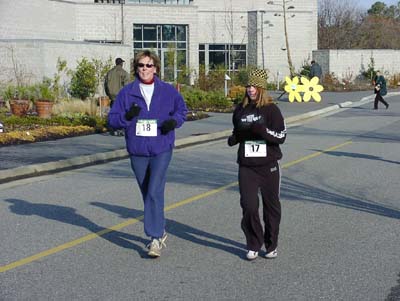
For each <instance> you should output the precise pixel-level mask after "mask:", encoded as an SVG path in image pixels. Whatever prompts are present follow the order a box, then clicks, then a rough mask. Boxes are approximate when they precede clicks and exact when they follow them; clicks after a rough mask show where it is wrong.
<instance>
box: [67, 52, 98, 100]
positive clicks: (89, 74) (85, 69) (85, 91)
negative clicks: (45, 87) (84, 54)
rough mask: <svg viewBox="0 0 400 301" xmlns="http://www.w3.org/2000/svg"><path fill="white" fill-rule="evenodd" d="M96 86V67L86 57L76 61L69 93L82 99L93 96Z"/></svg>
mask: <svg viewBox="0 0 400 301" xmlns="http://www.w3.org/2000/svg"><path fill="white" fill-rule="evenodd" d="M96 88H97V79H96V68H95V66H94V64H93V63H92V62H89V61H88V60H87V59H86V58H82V59H81V60H80V61H78V65H77V68H76V70H75V71H74V72H72V78H71V86H70V93H71V95H72V96H73V97H77V98H80V99H82V100H84V99H86V98H88V97H89V96H93V95H94V93H95V92H96Z"/></svg>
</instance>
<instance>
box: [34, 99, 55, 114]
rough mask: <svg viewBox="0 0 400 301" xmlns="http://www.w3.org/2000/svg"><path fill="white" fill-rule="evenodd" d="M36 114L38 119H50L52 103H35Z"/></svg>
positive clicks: (40, 101) (39, 101)
mask: <svg viewBox="0 0 400 301" xmlns="http://www.w3.org/2000/svg"><path fill="white" fill-rule="evenodd" d="M35 107H36V113H37V114H38V116H39V117H40V118H51V112H52V110H53V103H52V102H50V101H45V100H38V101H36V102H35Z"/></svg>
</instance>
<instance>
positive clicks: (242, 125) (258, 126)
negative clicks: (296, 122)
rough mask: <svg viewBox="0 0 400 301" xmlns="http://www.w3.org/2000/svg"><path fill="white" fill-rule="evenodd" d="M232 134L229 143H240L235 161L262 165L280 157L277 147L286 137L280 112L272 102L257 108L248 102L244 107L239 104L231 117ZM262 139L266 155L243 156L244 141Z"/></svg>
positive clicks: (250, 164)
mask: <svg viewBox="0 0 400 301" xmlns="http://www.w3.org/2000/svg"><path fill="white" fill-rule="evenodd" d="M232 122H233V126H234V129H233V134H232V138H230V141H229V142H228V143H229V144H230V145H234V144H236V143H240V145H239V149H238V157H237V163H239V164H240V165H245V166H262V165H268V164H270V163H273V162H276V161H277V160H280V159H281V158H282V152H281V149H280V147H279V145H280V144H282V143H284V142H285V139H286V125H285V121H284V119H283V116H282V113H281V111H280V110H279V108H278V107H277V106H276V105H275V104H274V103H271V104H268V105H266V106H263V107H260V108H257V107H256V105H255V104H248V105H247V106H246V107H245V108H243V106H242V105H241V104H239V105H238V106H237V107H236V109H235V111H234V112H233V117H232ZM259 140H263V141H265V142H266V144H267V156H266V157H245V154H244V153H245V151H244V150H245V142H246V141H259Z"/></svg>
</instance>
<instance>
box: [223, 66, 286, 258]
mask: <svg viewBox="0 0 400 301" xmlns="http://www.w3.org/2000/svg"><path fill="white" fill-rule="evenodd" d="M266 89H267V73H266V72H265V71H264V70H259V69H256V70H253V71H251V73H250V74H249V81H248V84H247V88H246V93H245V96H244V99H243V101H242V103H240V104H239V105H238V106H237V107H236V109H235V111H234V113H233V117H232V122H233V133H232V135H231V136H230V137H229V138H228V145H229V146H233V145H235V144H237V143H239V148H238V154H237V162H238V164H239V191H240V205H241V208H242V213H243V216H242V221H241V227H242V230H243V232H244V234H245V237H246V244H247V250H248V251H247V254H246V257H247V259H249V260H253V259H256V258H257V257H258V254H259V252H260V250H261V247H262V246H263V244H265V248H266V254H265V256H266V257H267V258H275V257H276V256H277V255H278V253H277V247H278V235H279V224H280V220H281V204H280V201H279V193H280V182H281V168H280V166H279V160H280V159H281V158H282V152H281V149H280V146H279V145H280V144H282V143H284V142H285V139H286V126H285V122H284V118H283V116H282V114H281V112H280V110H279V108H278V107H277V106H276V105H275V104H274V103H273V102H272V98H271V97H270V96H269V95H268V94H267V91H266ZM259 190H260V191H261V197H262V204H263V219H264V229H263V226H262V224H261V221H260V216H259V213H258V208H259V199H258V191H259Z"/></svg>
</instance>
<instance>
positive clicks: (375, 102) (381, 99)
mask: <svg viewBox="0 0 400 301" xmlns="http://www.w3.org/2000/svg"><path fill="white" fill-rule="evenodd" d="M378 102H381V103H383V104H384V105H385V106H386V107H388V103H387V102H386V101H385V100H384V99H383V97H382V95H381V93H379V92H378V93H376V96H375V101H374V109H375V110H377V109H378Z"/></svg>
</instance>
